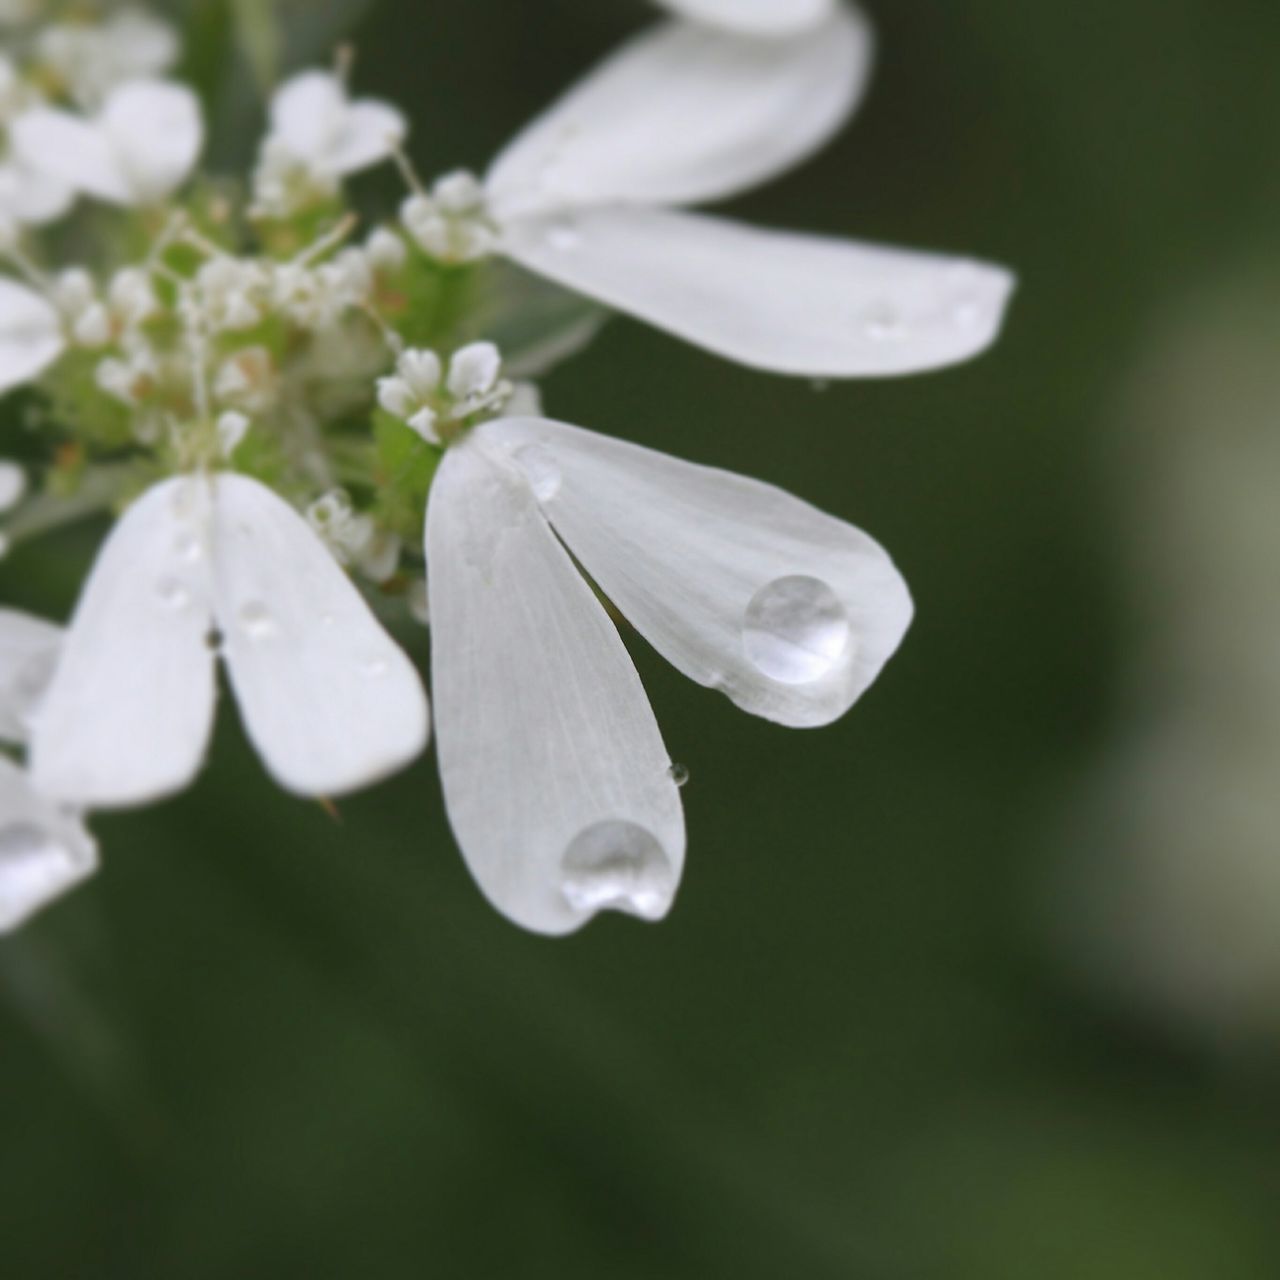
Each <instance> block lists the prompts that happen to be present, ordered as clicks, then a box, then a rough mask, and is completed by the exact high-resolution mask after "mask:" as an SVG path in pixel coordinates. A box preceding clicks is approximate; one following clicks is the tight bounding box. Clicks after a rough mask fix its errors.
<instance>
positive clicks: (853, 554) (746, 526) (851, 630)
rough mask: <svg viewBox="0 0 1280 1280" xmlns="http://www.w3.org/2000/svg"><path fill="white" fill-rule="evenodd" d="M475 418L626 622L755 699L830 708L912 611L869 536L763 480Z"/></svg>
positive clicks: (816, 712)
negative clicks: (511, 462)
mask: <svg viewBox="0 0 1280 1280" xmlns="http://www.w3.org/2000/svg"><path fill="white" fill-rule="evenodd" d="M478 432H479V433H482V437H483V439H484V440H485V441H486V442H487V443H488V444H489V445H490V447H492V448H500V449H503V450H505V451H506V452H507V453H508V455H509V456H510V457H511V458H512V459H513V460H514V462H515V463H516V465H517V466H519V467H520V468H521V469H522V470H524V471H525V473H526V474H527V475H528V476H529V477H530V480H531V482H532V483H533V485H534V488H535V491H536V492H537V493H538V496H539V500H540V502H541V505H542V508H543V511H544V512H545V513H546V516H547V518H548V519H549V520H550V521H551V523H552V525H553V526H554V528H555V531H556V532H557V533H558V534H559V535H560V537H561V538H562V539H563V540H564V542H565V545H566V546H567V547H568V548H569V550H570V551H571V552H572V553H573V555H574V556H575V557H576V558H577V559H578V560H579V561H580V562H581V564H582V566H583V568H584V569H586V571H587V572H588V573H589V574H590V575H591V576H592V578H593V579H595V581H596V582H597V583H598V584H599V585H600V588H601V590H602V591H603V592H604V593H605V595H606V596H608V597H609V598H610V599H611V600H612V601H613V603H614V604H615V605H616V606H617V607H618V609H619V610H620V611H621V612H622V614H623V616H624V617H625V618H626V619H627V620H628V621H629V622H630V623H631V624H632V625H633V626H634V627H635V628H636V630H637V631H639V632H640V634H641V635H643V636H644V637H645V639H646V640H648V641H649V643H650V644H652V645H653V647H654V648H655V649H657V650H658V652H659V653H661V654H662V655H663V656H664V657H665V658H666V659H667V660H668V661H669V662H671V663H672V664H673V665H674V666H676V667H678V668H679V669H680V670H681V671H683V672H684V673H685V675H687V676H689V677H690V678H691V679H693V680H696V681H697V682H698V683H699V684H703V685H707V686H710V687H711V688H718V689H721V690H723V691H724V692H725V693H726V694H728V696H729V697H730V698H731V699H732V700H733V701H734V702H735V703H737V704H738V706H740V707H742V708H743V709H744V710H746V711H750V712H751V713H752V714H754V715H759V716H764V717H765V718H766V719H769V720H775V721H777V722H778V723H780V724H785V725H790V726H792V727H795V728H808V727H812V726H816V725H823V724H829V723H830V722H831V721H833V720H835V719H837V718H838V717H839V716H841V715H843V714H844V713H845V712H846V711H847V710H848V709H849V708H850V707H851V706H852V705H853V703H854V702H855V701H856V700H857V699H858V697H859V696H860V695H861V694H862V692H863V691H864V690H865V689H866V688H867V687H868V686H869V685H870V684H871V683H872V681H873V680H875V678H876V676H877V675H879V673H880V669H881V668H882V667H883V666H884V664H885V663H886V662H887V661H888V660H889V658H890V657H891V656H892V655H893V653H894V651H895V650H896V649H897V647H898V645H899V644H900V643H901V641H902V637H903V635H904V634H905V632H906V630H907V627H908V625H909V624H910V622H911V616H912V605H911V597H910V595H909V593H908V591H907V587H906V584H905V583H904V582H903V580H902V577H901V575H900V574H899V573H898V571H897V570H896V569H895V568H894V566H893V563H892V561H891V560H890V559H889V557H888V555H886V554H885V552H884V550H883V549H882V548H881V547H880V546H879V545H878V544H877V543H875V542H874V541H872V539H871V538H869V537H868V536H867V535H866V534H865V533H862V532H861V531H860V530H858V529H855V528H854V527H853V526H852V525H849V524H846V523H845V522H844V521H843V520H837V519H835V518H834V517H832V516H829V515H825V514H824V513H823V512H821V511H818V510H817V509H816V508H814V507H811V506H810V505H809V504H808V503H806V502H802V501H800V499H799V498H794V497H792V496H791V495H790V494H787V493H784V492H783V491H782V490H780V489H775V488H774V487H773V486H771V485H767V484H761V483H760V482H759V481H757V480H748V479H746V478H745V477H743V476H736V475H732V474H730V473H729V472H726V471H717V470H713V469H711V468H709V467H700V466H695V465H694V464H692V463H689V462H681V461H679V460H677V459H675V458H670V457H667V456H666V455H665V454H661V453H655V452H653V451H652V450H650V449H643V448H640V447H639V446H638V445H633V444H627V443H625V442H623V441H620V440H612V439H609V438H607V437H605V436H599V435H596V434H594V433H593V432H590V431H584V430H582V429H581V428H579V427H571V426H566V425H565V424H563V423H556V422H549V421H546V420H544V419H536V418H527V419H507V420H505V421H500V422H494V423H489V424H487V425H485V426H482V427H480V428H478ZM438 572H439V570H438V568H437V567H436V565H435V564H434V563H433V564H432V574H433V576H434V575H435V574H436V573H438Z"/></svg>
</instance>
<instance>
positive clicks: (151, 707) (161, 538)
mask: <svg viewBox="0 0 1280 1280" xmlns="http://www.w3.org/2000/svg"><path fill="white" fill-rule="evenodd" d="M209 500H210V491H209V485H208V482H207V481H204V480H196V479H177V480H166V481H164V482H162V483H161V484H157V485H155V486H154V487H153V488H151V489H149V490H148V491H147V492H146V493H145V494H143V496H142V497H141V498H140V499H138V501H137V502H135V503H134V505H133V506H132V507H130V508H129V510H128V511H126V512H125V514H124V515H123V516H122V517H121V519H120V521H119V523H118V524H117V525H116V527H115V529H114V530H113V531H112V532H111V535H110V536H109V537H108V539H107V541H106V544H105V545H104V546H103V548H102V550H101V552H100V553H99V555H98V559H97V561H96V563H95V564H94V566H93V570H92V572H91V573H90V575H89V580H88V582H87V583H86V584H85V588H84V592H83V594H82V595H81V597H80V602H79V604H78V605H77V606H76V611H75V615H74V616H73V618H72V620H71V625H70V626H69V627H68V629H67V635H66V639H65V642H64V644H63V650H62V657H61V659H60V660H59V662H58V666H57V671H56V673H55V674H54V677H53V681H52V683H51V684H50V686H49V690H48V693H47V694H46V695H45V697H44V700H43V702H42V703H41V704H40V707H39V710H38V711H37V713H36V715H35V719H34V723H33V726H32V733H31V773H32V777H33V780H34V782H35V784H36V785H37V786H38V787H39V788H40V789H41V790H42V791H44V792H46V793H47V794H48V795H51V796H54V797H56V798H58V799H60V800H65V801H67V802H69V803H72V804H76V805H79V806H81V807H82V808H117V807H122V806H127V805H133V804H141V803H144V802H146V801H150V800H155V799H158V798H160V797H161V796H165V795H168V794H170V793H172V792H175V791H178V790H180V789H181V788H182V787H184V786H186V784H187V783H188V782H189V781H190V780H191V778H192V777H193V776H194V775H195V773H196V771H197V770H198V769H199V767H200V762H201V760H202V759H203V757H204V752H205V746H206V743H207V742H208V738H209V730H210V727H211V725H212V721H213V707H214V657H213V651H212V649H211V648H210V647H209V643H208V637H209V630H210V626H211V575H210V569H209V545H208V535H209V527H210V526H209Z"/></svg>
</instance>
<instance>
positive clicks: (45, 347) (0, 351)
mask: <svg viewBox="0 0 1280 1280" xmlns="http://www.w3.org/2000/svg"><path fill="white" fill-rule="evenodd" d="M65 346H66V342H65V340H64V338H63V336H62V321H61V320H60V319H59V317H58V313H57V312H56V311H55V310H54V309H53V307H52V306H50V305H49V303H48V302H46V301H45V300H44V299H43V298H42V297H41V296H40V295H39V294H38V293H35V292H33V291H32V290H30V289H28V288H26V287H24V286H23V285H20V284H15V283H14V282H13V281H12V280H4V279H0V392H5V391H8V390H9V389H10V388H12V387H17V386H21V385H22V384H23V383H24V382H29V381H31V379H32V378H35V377H38V376H39V375H40V374H41V373H43V372H44V370H45V369H46V368H48V367H49V365H51V364H52V363H53V362H54V361H55V360H56V359H57V358H58V357H59V356H60V355H61V354H62V352H63V349H64V347H65Z"/></svg>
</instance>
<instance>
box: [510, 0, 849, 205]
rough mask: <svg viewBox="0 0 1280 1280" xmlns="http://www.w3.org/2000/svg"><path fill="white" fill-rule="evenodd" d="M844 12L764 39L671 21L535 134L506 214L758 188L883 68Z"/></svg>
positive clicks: (574, 93)
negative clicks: (795, 32) (874, 65)
mask: <svg viewBox="0 0 1280 1280" xmlns="http://www.w3.org/2000/svg"><path fill="white" fill-rule="evenodd" d="M871 52H872V38H871V33H870V28H869V27H868V25H867V23H866V21H865V20H864V19H863V18H862V17H861V16H860V15H858V14H857V13H855V12H854V11H853V10H851V9H847V8H845V7H843V6H842V7H841V9H840V11H839V12H838V13H835V14H834V15H833V16H832V17H831V19H830V20H829V21H828V22H825V23H823V24H822V25H821V26H820V27H818V28H816V29H814V30H813V31H810V32H806V33H804V34H803V35H800V36H795V37H792V38H789V39H785V40H768V41H762V40H758V39H752V38H750V37H747V36H734V35H731V34H728V33H725V32H722V31H713V30H710V29H707V28H703V27H698V26H693V25H691V24H688V23H681V22H671V23H664V24H662V25H660V26H659V27H658V28H657V29H656V30H654V31H652V32H649V33H647V34H644V35H641V36H640V37H638V38H637V39H636V40H633V41H632V42H631V43H630V44H627V45H625V46H624V47H623V48H622V49H621V50H620V51H619V52H618V53H617V54H615V55H614V56H613V57H612V58H610V59H608V60H607V61H606V62H605V63H604V64H603V65H602V66H601V67H600V68H599V69H598V70H596V71H595V72H594V73H592V74H591V75H589V76H588V77H587V78H586V79H585V80H584V81H582V82H581V83H580V84H579V85H578V86H577V87H576V88H574V89H571V90H570V91H569V93H568V94H566V95H565V96H564V97H563V98H561V99H560V101H559V102H558V103H556V104H555V105H554V106H553V107H552V108H551V109H550V110H549V111H547V112H546V114H544V115H542V116H540V117H539V118H538V119H537V120H535V121H534V122H533V124H531V125H530V126H529V127H528V128H526V129H525V130H524V131H523V132H522V133H521V134H520V135H519V136H518V137H517V138H516V139H515V141H514V142H512V143H511V144H510V145H509V146H508V147H507V148H506V150H505V151H503V153H502V154H501V155H500V156H499V157H498V159H497V160H496V161H495V163H494V165H493V166H492V168H491V169H490V171H489V176H488V179H487V184H486V185H487V187H488V191H489V195H490V198H491V201H492V203H493V207H494V210H495V212H496V214H497V216H498V217H499V218H500V219H503V220H507V219H510V218H511V217H514V216H528V215H531V214H533V213H537V212H545V211H558V210H560V209H565V208H575V207H583V206H588V205H598V204H608V203H613V202H631V201H635V202H640V203H652V204H689V203H693V202H697V201H704V200H713V199H720V198H722V197H725V196H729V195H732V194H734V193H735V192H738V191H742V190H745V189H747V188H749V187H753V186H756V185H758V184H759V183H761V182H764V181H765V180H766V179H768V178H771V177H774V176H776V175H777V174H779V173H781V172H783V171H784V170H786V169H789V168H791V167H792V166H793V165H795V164H798V163H799V162H800V161H801V160H803V159H805V158H806V157H807V156H809V155H810V154H811V153H812V152H813V151H815V150H816V149H817V148H818V147H819V146H821V145H822V144H823V143H824V142H826V141H827V139H828V138H829V137H830V136H831V135H832V134H833V133H834V132H835V131H836V129H838V128H839V127H840V125H841V124H842V123H843V122H844V120H845V119H846V118H847V117H848V115H849V113H850V112H851V111H852V110H853V108H854V106H855V105H856V103H857V100H858V99H859V97H860V96H861V94H862V90H863V88H864V86H865V84H866V80H867V76H868V72H869V70H870V66H871Z"/></svg>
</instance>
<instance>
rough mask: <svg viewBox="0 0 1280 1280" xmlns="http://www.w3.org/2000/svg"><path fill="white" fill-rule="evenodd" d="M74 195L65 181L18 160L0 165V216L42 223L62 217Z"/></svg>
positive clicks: (35, 224) (31, 222)
mask: <svg viewBox="0 0 1280 1280" xmlns="http://www.w3.org/2000/svg"><path fill="white" fill-rule="evenodd" d="M74 198H75V193H74V192H73V191H72V190H71V188H70V187H69V186H68V185H67V184H66V183H64V182H61V181H60V180H59V179H57V178H52V177H50V176H49V175H48V174H46V173H44V172H42V171H41V170H39V169H33V168H32V167H31V166H30V165H28V164H24V163H22V162H21V161H18V162H15V161H12V160H10V161H8V162H6V163H4V164H0V215H7V216H8V217H10V218H13V219H15V220H16V221H18V222H23V223H27V224H30V225H32V226H42V225H43V224H45V223H47V222H53V221H54V220H55V219H57V218H60V217H62V215H63V214H64V213H66V212H67V210H68V209H70V208H71V203H72V201H73V199H74Z"/></svg>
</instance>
